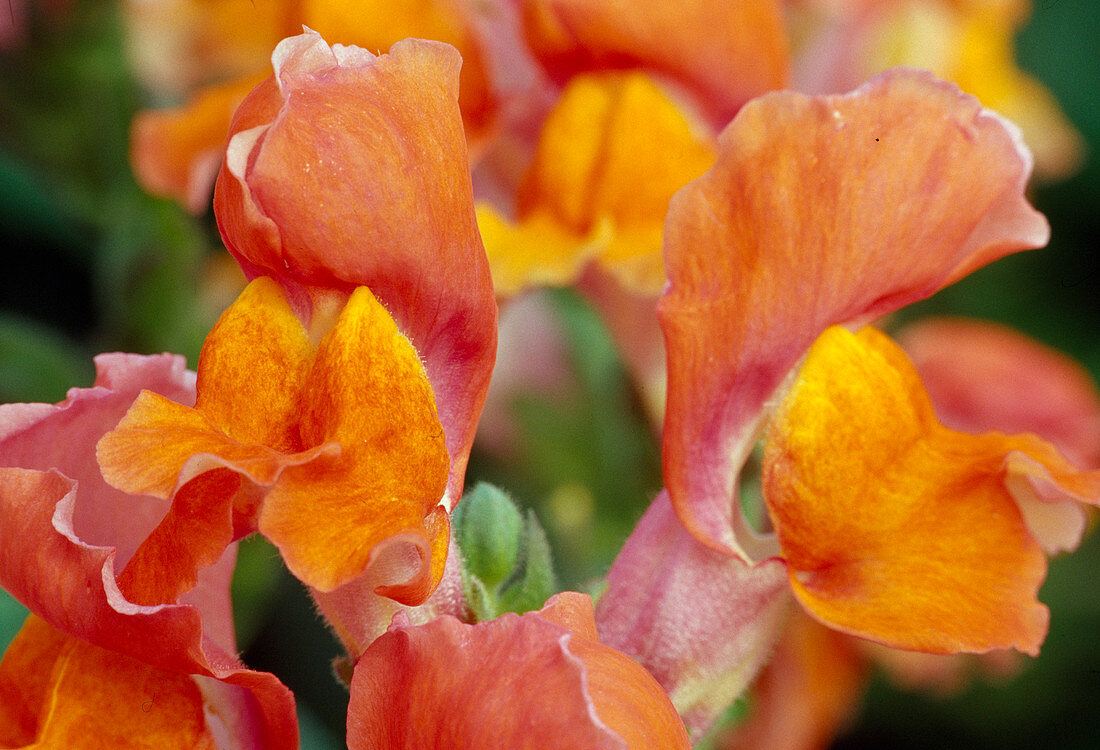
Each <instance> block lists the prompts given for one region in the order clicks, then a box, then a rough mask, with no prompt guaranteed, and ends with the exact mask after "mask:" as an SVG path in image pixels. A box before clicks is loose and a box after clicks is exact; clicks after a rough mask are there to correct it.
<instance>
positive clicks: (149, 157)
mask: <svg viewBox="0 0 1100 750" xmlns="http://www.w3.org/2000/svg"><path fill="white" fill-rule="evenodd" d="M261 80H263V79H262V77H260V76H248V77H247V78H242V79H239V80H234V81H230V82H228V83H222V84H218V85H215V86H211V87H209V88H206V89H202V90H201V91H199V92H198V93H197V94H195V95H194V96H193V97H192V98H191V100H190V101H188V102H187V104H185V105H184V106H182V107H178V108H176V109H165V110H160V109H157V110H151V109H150V110H143V111H141V112H138V114H137V116H136V117H135V118H134V122H133V125H132V126H131V133H130V162H131V164H132V165H133V168H134V175H135V176H136V177H137V180H138V182H139V183H140V184H141V186H142V187H143V188H145V189H146V190H148V191H149V192H150V193H152V194H153V195H159V196H161V197H165V198H172V199H174V200H176V201H178V202H179V203H180V204H182V205H183V207H184V208H186V209H187V210H188V211H190V212H191V213H193V214H202V213H204V212H205V211H206V210H207V209H209V208H210V193H211V189H212V188H213V186H214V178H215V177H217V176H218V169H219V168H220V167H221V163H222V149H223V148H224V147H225V139H226V136H227V135H228V134H229V123H230V122H231V121H232V119H233V113H234V112H235V111H236V109H237V107H238V106H239V105H240V103H241V102H242V101H244V98H245V95H246V94H248V92H249V91H251V90H252V89H253V88H255V87H256V86H257V85H258V84H259V83H260V82H261Z"/></svg>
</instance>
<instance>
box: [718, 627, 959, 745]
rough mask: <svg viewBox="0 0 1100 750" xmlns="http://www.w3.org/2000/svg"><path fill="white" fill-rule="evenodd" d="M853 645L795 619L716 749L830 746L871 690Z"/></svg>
mask: <svg viewBox="0 0 1100 750" xmlns="http://www.w3.org/2000/svg"><path fill="white" fill-rule="evenodd" d="M855 643H856V642H855V641H854V640H853V639H851V638H849V637H848V636H845V635H841V634H840V633H837V632H835V631H832V630H829V629H828V628H826V627H823V626H822V625H820V624H819V623H817V622H816V621H814V620H812V619H810V618H809V617H807V616H806V615H804V614H795V616H794V617H793V618H792V619H791V621H790V623H789V624H788V626H787V628H786V630H785V631H784V633H783V637H782V639H781V640H780V641H779V644H778V645H777V646H776V647H775V652H774V653H773V654H772V655H771V659H770V660H769V661H768V666H767V667H765V669H764V671H763V673H762V674H761V675H760V679H758V680H757V681H756V683H755V684H754V685H753V688H752V693H751V697H750V700H749V715H748V717H747V718H746V719H745V721H744V723H741V724H738V725H737V726H735V727H734V728H733V729H732V730H730V731H729V732H728V733H727V735H726V739H725V741H720V742H718V743H716V747H718V748H721V750H798V749H799V748H805V749H807V750H809V749H811V748H827V747H829V746H830V745H832V743H833V740H834V739H835V738H836V736H837V734H838V733H839V732H840V731H841V730H842V729H843V728H844V725H845V724H846V723H847V722H848V721H850V720H851V719H852V718H853V714H854V713H855V712H856V710H857V709H858V708H859V703H860V698H861V697H862V695H863V691H864V689H865V688H866V686H867V678H868V676H869V672H870V670H869V669H868V664H867V660H866V658H865V657H864V656H863V655H862V654H861V653H860V652H859V651H858V650H857V649H856V648H855ZM880 648H881V647H880ZM883 650H884V651H885V650H887V649H885V648H884V649H883ZM893 653H904V654H906V655H910V656H913V655H918V656H926V657H927V656H929V655H928V654H915V653H914V652H912V651H904V652H903V651H893ZM929 658H931V657H929ZM940 658H945V657H940Z"/></svg>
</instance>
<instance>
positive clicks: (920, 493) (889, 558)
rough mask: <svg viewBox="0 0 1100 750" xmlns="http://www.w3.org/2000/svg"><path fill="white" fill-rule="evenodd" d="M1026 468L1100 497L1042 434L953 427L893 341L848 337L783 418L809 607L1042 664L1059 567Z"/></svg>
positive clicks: (812, 363)
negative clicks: (1043, 544) (1035, 524)
mask: <svg viewBox="0 0 1100 750" xmlns="http://www.w3.org/2000/svg"><path fill="white" fill-rule="evenodd" d="M1021 467H1026V468H1023V469H1022V468H1021ZM1021 470H1022V471H1025V472H1034V476H1036V477H1037V476H1038V475H1040V474H1041V475H1042V479H1041V480H1040V481H1041V482H1042V484H1043V487H1044V489H1045V490H1046V491H1048V492H1058V493H1061V494H1062V496H1063V497H1065V496H1067V495H1077V496H1088V497H1090V498H1091V499H1092V500H1093V501H1094V502H1095V500H1096V498H1098V497H1100V473H1095V474H1092V475H1087V474H1078V473H1076V472H1074V471H1073V469H1072V467H1070V466H1069V465H1068V464H1067V463H1066V462H1065V461H1064V459H1061V458H1060V457H1059V456H1058V455H1057V453H1056V452H1055V451H1054V450H1053V449H1051V448H1050V447H1049V446H1047V445H1046V444H1044V443H1042V441H1040V440H1038V439H1037V438H1035V437H1033V436H1027V435H1025V436H1018V437H1007V436H1004V435H1000V434H997V433H989V434H986V435H980V436H973V435H966V434H963V433H958V432H954V431H951V430H948V429H947V428H945V427H943V426H941V425H940V424H939V423H938V422H937V421H936V420H935V416H934V414H933V412H932V405H931V403H930V402H929V401H928V397H927V395H926V394H925V393H924V390H923V388H922V387H921V383H920V379H919V377H918V376H917V374H916V372H915V371H914V370H913V368H912V365H911V364H909V362H908V360H907V359H906V358H905V355H904V354H903V353H902V352H901V350H900V349H899V348H898V347H897V346H896V345H895V344H894V343H893V342H891V341H890V339H889V338H887V337H886V336H885V335H883V334H881V333H879V332H878V331H876V330H874V329H872V328H864V329H863V330H862V331H861V332H860V333H859V334H857V335H853V334H850V333H848V332H847V331H846V330H845V329H843V328H839V327H834V328H830V329H829V330H827V331H826V332H825V333H824V334H823V335H822V336H821V338H820V339H819V340H818V341H817V343H815V344H814V346H813V347H812V348H811V350H810V353H809V355H808V356H807V360H806V364H805V365H804V366H803V368H802V371H801V373H800V375H799V378H798V380H797V381H796V382H795V384H794V385H793V386H792V388H791V391H790V393H789V394H788V396H787V399H786V401H785V402H784V403H783V405H782V407H781V408H780V410H779V412H778V413H777V415H776V417H775V421H774V422H773V424H772V428H771V431H770V433H769V440H768V446H767V449H766V451H765V454H764V467H763V486H764V496H765V501H766V502H767V505H768V509H769V511H770V513H771V517H772V522H773V524H774V525H775V529H776V533H777V535H778V540H779V545H780V548H781V550H782V552H783V556H784V557H785V559H786V561H787V564H788V568H789V571H790V580H791V585H792V587H793V589H794V592H795V595H796V596H797V597H798V598H799V600H800V601H801V602H802V604H803V605H804V606H805V607H806V608H807V609H808V610H809V611H810V613H811V614H813V615H814V616H815V617H817V618H818V619H820V620H821V621H822V622H824V623H826V624H828V625H830V626H832V627H834V628H837V629H839V630H842V631H845V632H849V633H852V634H855V635H861V636H864V637H866V638H870V639H872V640H876V641H879V642H881V643H885V644H887V645H892V646H897V647H901V648H911V649H915V650H922V651H930V652H934V653H952V652H957V651H970V652H981V651H986V650H989V649H994V648H1008V647H1016V648H1017V649H1019V650H1021V651H1025V652H1028V653H1032V654H1034V653H1037V652H1038V648H1039V644H1040V643H1041V642H1042V640H1043V637H1044V635H1045V633H1046V627H1047V618H1048V613H1047V610H1046V607H1044V606H1043V605H1041V604H1039V602H1038V601H1037V600H1036V598H1035V596H1036V592H1037V590H1038V587H1039V584H1040V583H1041V582H1042V579H1043V577H1044V575H1045V573H1046V560H1045V558H1044V556H1043V554H1042V551H1041V550H1040V548H1039V546H1038V544H1036V542H1035V540H1034V539H1033V538H1032V536H1031V534H1029V532H1028V526H1027V525H1026V524H1025V522H1024V518H1023V516H1022V515H1021V513H1020V510H1019V508H1018V507H1017V501H1016V499H1015V498H1014V494H1020V492H1021V488H1020V487H1016V486H1012V490H1011V491H1010V489H1009V487H1010V485H1015V484H1016V483H1017V482H1016V481H1015V480H1016V479H1017V478H1018V477H1019V475H1020V473H1021ZM1025 484H1026V482H1025Z"/></svg>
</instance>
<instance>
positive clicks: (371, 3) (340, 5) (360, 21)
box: [302, 0, 498, 138]
mask: <svg viewBox="0 0 1100 750" xmlns="http://www.w3.org/2000/svg"><path fill="white" fill-rule="evenodd" d="M472 11H473V8H472V7H471V6H470V4H468V3H467V2H464V1H463V0H360V1H359V2H355V3H348V2H344V1H343V0H306V2H304V3H303V7H302V17H303V20H302V22H303V24H304V25H305V26H306V27H307V28H310V29H312V30H314V31H316V32H317V33H318V34H320V35H321V36H323V37H325V38H326V39H333V40H337V41H339V42H341V43H342V44H354V45H356V46H357V47H362V48H363V49H366V50H381V49H389V48H390V47H391V46H392V45H393V44H394V43H395V42H399V41H401V40H402V39H407V38H409V37H413V38H417V39H433V40H435V41H437V42H446V43H447V44H450V45H451V46H453V47H455V48H456V49H457V50H458V52H459V54H461V55H462V70H461V71H460V72H459V87H458V104H459V108H460V109H461V110H462V117H463V121H464V122H465V124H466V131H467V134H468V136H470V137H471V138H481V137H483V136H484V135H486V131H487V129H488V128H489V127H490V126H491V125H492V124H493V121H494V118H495V115H496V110H497V108H498V107H497V102H496V101H495V100H494V97H493V91H492V86H491V83H490V81H489V79H488V71H487V70H486V67H485V63H484V61H483V59H482V54H481V51H480V49H479V46H478V44H477V41H478V40H477V37H476V34H475V33H474V28H473V22H474V18H473V12H472ZM364 19H370V21H369V23H364Z"/></svg>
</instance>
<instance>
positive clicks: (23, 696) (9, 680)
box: [0, 615, 70, 747]
mask: <svg viewBox="0 0 1100 750" xmlns="http://www.w3.org/2000/svg"><path fill="white" fill-rule="evenodd" d="M69 640H70V639H69V638H68V637H67V636H66V635H65V634H64V633H61V632H59V631H58V630H57V629H56V628H52V627H50V626H49V625H47V624H46V623H45V622H44V621H43V620H42V619H40V618H38V617H35V616H34V615H30V616H29V617H27V619H26V621H25V622H24V623H23V627H22V628H20V629H19V632H18V633H16V635H15V638H14V639H13V640H12V642H11V643H10V644H9V645H8V649H7V651H5V652H4V658H3V659H0V747H23V746H25V745H31V744H33V743H34V741H35V738H36V737H37V736H38V724H39V718H38V715H39V713H40V712H41V710H42V705H43V704H44V703H45V702H46V698H47V696H48V695H49V689H50V671H51V666H50V665H52V664H53V663H54V662H55V661H57V657H58V655H59V654H60V653H61V649H62V648H63V647H64V646H65V644H66V642H67V641H69Z"/></svg>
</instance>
